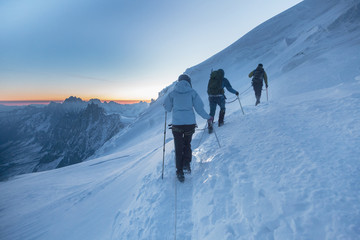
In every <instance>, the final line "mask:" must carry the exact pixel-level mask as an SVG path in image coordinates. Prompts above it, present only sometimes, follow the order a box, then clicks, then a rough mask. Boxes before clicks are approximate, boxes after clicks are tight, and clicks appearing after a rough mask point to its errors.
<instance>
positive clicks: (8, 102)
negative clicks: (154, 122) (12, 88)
mask: <svg viewBox="0 0 360 240" xmlns="http://www.w3.org/2000/svg"><path fill="white" fill-rule="evenodd" d="M90 99H94V98H90ZM90 99H82V100H83V101H86V102H87V101H89V100H90ZM64 101H65V100H0V105H5V106H24V105H30V104H44V105H47V104H49V103H50V102H56V103H62V102H64ZM100 101H101V102H102V103H104V102H111V101H112V102H116V103H118V104H134V103H138V102H147V103H150V102H151V100H147V99H145V100H138V99H123V100H101V99H100Z"/></svg>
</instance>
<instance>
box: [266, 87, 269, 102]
mask: <svg viewBox="0 0 360 240" xmlns="http://www.w3.org/2000/svg"><path fill="white" fill-rule="evenodd" d="M266 101H268V102H269V94H268V89H267V88H266Z"/></svg>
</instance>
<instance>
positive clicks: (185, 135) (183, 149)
mask: <svg viewBox="0 0 360 240" xmlns="http://www.w3.org/2000/svg"><path fill="white" fill-rule="evenodd" d="M194 132H195V124H192V125H173V126H172V133H173V135H174V143H175V158H176V169H177V170H183V166H184V165H185V164H190V162H191V158H192V151H191V139H192V135H193V134H194Z"/></svg>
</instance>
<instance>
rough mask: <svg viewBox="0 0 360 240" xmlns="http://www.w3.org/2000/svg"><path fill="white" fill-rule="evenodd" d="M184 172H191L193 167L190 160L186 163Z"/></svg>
mask: <svg viewBox="0 0 360 240" xmlns="http://www.w3.org/2000/svg"><path fill="white" fill-rule="evenodd" d="M184 173H187V174H191V167H190V163H189V162H187V163H184Z"/></svg>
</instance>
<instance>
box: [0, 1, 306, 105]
mask: <svg viewBox="0 0 360 240" xmlns="http://www.w3.org/2000/svg"><path fill="white" fill-rule="evenodd" d="M299 2H300V1H299V0H273V1H266V0H252V1H241V0H225V1H224V0H222V1H220V0H182V1H174V0H127V1H126V0H47V1H45V0H18V1H13V0H0V49H1V52H0V84H1V85H2V87H1V88H0V100H14V99H20V100H24V99H44V98H47V99H49V98H50V99H62V98H64V97H67V96H70V95H75V96H78V97H82V98H85V99H87V98H92V97H96V98H101V99H150V98H156V97H157V93H158V92H159V91H160V90H161V89H162V88H164V87H166V86H167V85H169V84H170V83H172V82H173V81H174V80H176V78H177V76H178V75H179V74H181V73H182V72H183V71H185V70H186V68H188V67H191V66H193V65H196V64H198V63H200V62H202V61H204V60H206V59H207V58H209V57H211V56H212V55H214V54H216V53H217V52H219V51H221V50H223V49H224V48H226V47H227V46H229V45H230V44H232V43H233V42H235V41H236V40H238V39H239V38H240V37H241V36H243V35H244V34H246V33H247V32H248V31H250V30H251V29H252V28H254V27H256V26H257V25H259V24H260V23H262V22H264V21H266V20H267V19H269V18H271V17H273V16H275V15H277V14H279V13H281V12H282V11H284V10H286V9H288V8H289V7H291V6H294V5H295V4H297V3H299Z"/></svg>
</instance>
